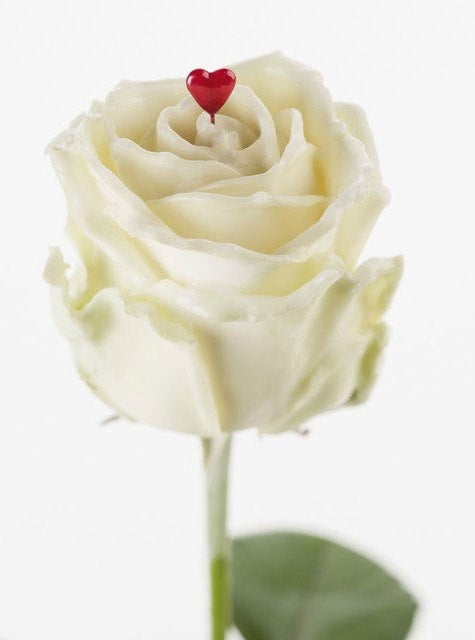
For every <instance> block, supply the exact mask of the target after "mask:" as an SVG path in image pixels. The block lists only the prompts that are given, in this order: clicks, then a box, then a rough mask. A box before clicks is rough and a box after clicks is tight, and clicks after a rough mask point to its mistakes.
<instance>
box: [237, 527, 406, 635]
mask: <svg viewBox="0 0 475 640" xmlns="http://www.w3.org/2000/svg"><path fill="white" fill-rule="evenodd" d="M233 553H234V556H233V573H234V575H233V581H234V620H235V623H236V626H237V628H238V629H239V631H240V632H241V634H242V635H243V636H244V638H245V639H246V640H402V639H403V638H405V637H406V635H407V633H408V631H409V629H410V627H411V623H412V620H413V617H414V614H415V611H416V603H415V601H414V599H413V598H412V597H411V596H410V595H409V594H408V593H407V591H405V590H404V588H403V587H402V586H401V585H400V584H399V583H398V582H397V581H396V580H395V579H394V578H392V577H391V576H390V575H388V574H387V573H386V571H384V569H382V568H381V567H379V566H378V565H377V564H375V563H374V562H372V561H371V560H368V559H367V558H364V557H363V556H361V555H359V554H357V553H355V552H354V551H350V550H349V549H346V548H345V547H342V546H341V545H338V544H335V543H334V542H331V541H330V540H325V539H323V538H315V537H313V536H309V535H303V534H297V533H270V534H265V535H258V536H251V537H246V538H240V539H238V540H235V541H234V546H233Z"/></svg>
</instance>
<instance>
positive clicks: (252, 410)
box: [47, 252, 401, 437]
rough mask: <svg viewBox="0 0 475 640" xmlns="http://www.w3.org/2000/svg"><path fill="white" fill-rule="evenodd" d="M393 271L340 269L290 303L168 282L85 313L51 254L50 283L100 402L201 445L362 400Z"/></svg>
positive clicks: (376, 264) (381, 265)
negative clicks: (221, 436) (223, 433)
mask: <svg viewBox="0 0 475 640" xmlns="http://www.w3.org/2000/svg"><path fill="white" fill-rule="evenodd" d="M400 269H401V265H400V262H399V261H398V260H397V259H396V260H385V261H383V260H382V261H376V260H375V261H370V262H368V263H365V265H363V266H362V267H361V268H360V269H359V270H358V271H357V272H356V273H355V274H354V276H350V275H348V274H346V273H345V272H344V271H343V270H342V268H341V266H339V265H338V264H335V265H334V266H333V267H331V266H328V268H326V269H324V270H323V271H321V272H320V273H319V274H318V275H317V276H316V277H315V278H313V279H312V280H311V281H309V282H308V283H307V284H306V285H304V286H303V287H301V288H300V289H299V290H298V291H296V292H293V293H291V294H289V295H286V296H241V297H238V298H233V297H232V296H226V295H225V294H224V295H223V296H222V297H221V298H217V297H210V296H209V295H208V294H205V293H202V292H197V291H195V290H192V289H187V288H182V287H179V286H178V285H176V284H174V283H172V282H170V281H166V280H163V281H161V282H160V283H158V284H157V285H155V286H153V287H151V288H150V289H148V290H147V291H144V292H143V293H142V294H135V295H129V296H127V297H125V296H123V295H120V294H119V293H118V292H117V291H116V290H114V289H102V290H101V291H100V292H99V293H97V294H96V295H95V296H94V297H93V299H92V300H91V301H90V302H89V303H87V305H86V306H85V307H84V308H77V307H75V306H74V304H73V302H72V301H71V299H70V298H69V296H68V293H67V281H66V277H65V265H64V263H63V262H62V260H61V259H60V257H59V256H58V254H57V253H56V252H54V253H53V255H52V258H51V260H50V263H49V266H48V269H47V277H48V279H49V281H50V282H51V283H52V284H53V286H54V291H55V293H54V301H55V308H56V316H57V321H58V324H59V327H60V329H61V330H62V331H63V333H65V335H66V337H67V338H68V339H69V341H70V343H71V345H72V348H73V352H74V355H75V358H76V362H77V365H78V368H79V370H80V372H81V374H82V376H83V378H84V379H85V380H86V381H87V382H88V383H89V384H90V385H91V386H92V387H93V388H94V390H95V391H96V393H98V394H99V395H100V396H101V397H103V398H104V399H105V400H106V402H108V403H109V404H111V405H112V406H114V407H116V408H117V409H118V410H119V411H120V412H121V413H123V414H125V415H127V416H129V417H131V418H133V419H135V420H142V421H145V422H148V423H149V424H153V425H157V426H161V427H165V428H170V429H174V430H177V431H185V432H190V433H195V434H198V435H201V436H205V437H208V436H211V435H213V434H216V433H218V432H220V431H234V430H239V429H245V428H249V427H259V428H260V429H261V430H262V431H266V432H278V431H283V430H286V429H289V428H296V427H298V426H299V424H301V422H302V421H303V420H305V419H307V418H309V417H310V416H312V415H314V414H316V413H320V412H322V411H327V410H330V409H335V408H337V407H339V406H341V405H343V404H345V403H347V402H349V401H350V400H353V401H354V400H358V399H361V397H362V395H363V394H366V393H367V390H368V388H369V383H370V382H371V381H372V379H373V378H374V375H373V371H374V362H375V360H376V358H375V353H376V351H378V349H379V345H380V343H381V335H382V333H383V332H384V329H383V328H382V325H381V321H380V318H381V314H382V313H383V311H384V310H385V308H386V306H387V304H388V302H389V300H390V297H391V293H392V291H393V289H394V287H395V284H396V282H397V279H398V277H399V274H400ZM375 345H378V349H375Z"/></svg>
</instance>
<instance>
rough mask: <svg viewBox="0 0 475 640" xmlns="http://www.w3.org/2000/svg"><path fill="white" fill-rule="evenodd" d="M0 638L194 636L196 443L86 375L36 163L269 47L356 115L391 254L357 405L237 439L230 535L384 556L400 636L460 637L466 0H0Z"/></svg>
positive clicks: (469, 246)
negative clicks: (79, 133)
mask: <svg viewBox="0 0 475 640" xmlns="http://www.w3.org/2000/svg"><path fill="white" fill-rule="evenodd" d="M0 7H1V13H0V110H1V119H0V131H1V137H0V141H1V142H0V143H1V148H0V165H1V172H0V175H1V189H0V203H1V209H0V264H1V267H0V284H1V305H2V310H1V314H0V323H1V330H0V341H1V352H0V358H1V359H0V367H1V375H2V382H1V386H0V394H1V404H0V408H1V414H0V637H1V638H2V640H85V639H87V640H159V639H160V640H165V639H166V640H175V639H176V640H181V639H185V638H187V639H188V638H189V639H193V640H194V639H195V638H196V639H197V640H201V639H203V640H204V639H205V638H206V636H207V632H206V628H207V618H206V603H207V591H206V581H205V571H206V565H205V561H204V553H205V548H204V546H205V545H204V518H203V516H204V505H203V497H202V488H203V487H202V484H201V477H200V447H199V443H198V442H197V441H196V440H195V439H194V438H193V437H185V436H178V435H175V434H173V433H166V432H160V431H157V430H153V429H151V428H148V427H146V426H137V425H135V426H134V425H130V424H127V423H125V422H123V423H114V424H113V425H109V426H108V427H100V426H99V423H100V421H101V420H102V419H103V418H104V417H106V416H107V415H109V413H110V412H109V410H108V409H107V408H106V407H105V406H104V405H102V403H101V402H100V401H99V400H97V399H95V398H94V397H92V395H91V394H90V392H89V391H88V389H86V387H85V386H83V385H82V383H81V382H80V381H79V379H78V377H77V375H76V373H75V371H74V369H73V366H72V364H71V360H70V356H69V351H68V348H67V345H66V344H65V343H64V341H63V340H62V339H61V338H60V337H59V336H58V335H57V333H56V330H55V328H54V326H53V323H52V320H51V318H50V314H49V306H48V293H47V288H46V286H45V285H44V284H43V282H42V280H41V271H42V267H43V263H44V261H45V258H46V255H47V249H48V246H49V245H50V244H55V243H57V242H58V241H60V240H61V231H62V227H63V224H64V220H65V205H64V200H63V196H62V193H61V191H60V188H59V186H58V184H57V182H56V178H55V177H54V175H53V171H52V169H51V168H50V166H49V163H48V162H47V160H46V159H45V158H44V157H43V149H44V147H45V146H46V144H47V142H48V141H49V140H50V139H51V138H52V137H53V136H54V135H55V134H56V133H57V132H59V130H61V129H62V128H64V127H65V126H66V125H67V124H68V123H69V121H70V120H71V119H72V118H73V117H74V116H75V115H76V114H77V113H78V112H80V111H81V110H83V109H85V108H86V107H87V106H88V104H89V102H90V100H91V99H93V98H102V97H104V95H105V94H106V93H107V92H108V91H109V90H110V89H111V88H112V87H113V86H114V85H115V84H116V82H118V81H119V80H120V79H121V78H123V77H127V78H132V79H155V78H161V77H167V76H185V75H186V74H187V73H188V71H189V70H191V69H192V68H194V67H198V66H203V67H205V68H209V69H215V68H217V67H220V66H228V65H230V64H232V63H233V62H235V61H238V60H240V59H243V58H248V57H252V56H255V55H257V54H260V53H266V52H269V51H272V50H274V49H281V50H283V51H284V53H286V54H287V55H290V56H292V57H294V58H297V59H299V60H301V61H302V62H305V63H307V64H309V65H310V66H313V67H316V68H318V69H319V70H320V71H321V72H322V73H323V75H324V77H325V79H326V83H327V85H328V86H329V88H330V90H331V92H332V94H333V95H334V97H335V98H337V99H340V100H346V101H353V102H357V103H360V104H362V105H363V106H364V107H365V109H366V111H367V114H368V117H369V120H370V123H371V126H372V128H373V131H374V134H375V137H376V141H377V144H378V148H379V153H380V158H381V164H382V168H383V174H384V178H385V181H386V184H387V185H388V186H389V187H390V188H391V190H392V192H393V200H392V203H391V205H390V206H389V207H388V209H387V210H386V212H385V213H384V215H383V216H382V217H381V218H380V221H379V224H378V226H377V228H376V230H375V233H374V234H373V236H372V239H371V242H370V244H369V246H368V250H367V255H375V254H379V255H391V254H395V253H403V254H404V256H405V259H406V272H405V278H404V281H403V283H402V286H401V288H400V290H399V292H398V294H397V297H396V299H395V303H394V305H393V308H392V310H391V312H390V313H389V315H388V320H389V322H390V324H391V325H392V339H391V343H390V346H389V349H388V351H387V354H386V361H385V367H384V371H383V374H382V376H381V379H380V381H379V384H378V386H377V388H376V390H375V393H374V395H373V397H372V398H371V400H370V402H369V403H368V404H367V405H365V406H363V407H360V408H355V409H351V410H344V411H341V412H337V413H334V414H332V415H325V416H322V417H319V418H318V419H315V420H314V421H313V423H312V435H311V436H309V437H307V438H301V437H297V436H295V435H283V436H278V437H273V438H266V439H263V440H259V438H258V437H257V435H256V434H254V433H245V434H243V435H241V436H239V437H238V438H237V439H236V445H235V450H234V459H233V468H232V475H233V483H232V530H233V532H236V533H241V532H248V531H255V530H259V529H266V528H273V527H293V528H299V529H310V530H313V531H315V532H320V533H323V534H328V535H332V536H334V537H336V538H337V539H340V540H342V541H345V542H347V543H349V544H351V545H353V546H355V547H356V548H358V549H361V550H362V551H364V552H366V553H368V554H370V555H372V556H373V557H375V558H376V559H379V560H381V561H383V562H384V563H386V565H387V566H388V567H389V568H390V569H391V570H393V571H394V572H395V573H396V574H397V575H399V576H401V577H402V578H403V579H404V580H405V581H406V583H407V584H408V585H409V586H410V587H411V588H412V589H413V590H414V591H415V592H416V593H417V594H418V596H419V598H420V600H421V602H422V604H423V606H422V610H421V613H420V616H419V618H418V621H417V624H416V626H415V628H414V630H413V633H412V636H411V640H447V639H449V638H450V639H452V638H453V639H456V640H471V639H473V638H475V631H474V624H473V595H474V593H473V582H474V570H475V566H474V565H475V562H474V556H475V552H474V547H473V545H474V542H473V541H474V540H475V524H474V520H473V519H472V516H473V486H474V479H475V472H474V465H473V458H474V448H475V437H474V429H475V420H474V409H473V399H474V395H475V364H474V363H475V342H474V326H475V313H474V311H475V310H474V295H475V286H474V285H475V278H474V271H475V267H474V262H473V255H474V251H473V248H474V243H475V223H474V218H475V204H474V195H473V194H474V189H473V185H474V182H475V167H474V149H475V139H474V113H475V100H474V93H473V91H474V81H475V75H474V70H473V64H474V59H475V55H474V54H475V47H474V45H473V39H474V34H475V20H474V12H473V3H472V2H470V0H467V1H466V2H464V1H462V0H450V2H448V1H447V2H444V1H442V0H439V1H436V0H426V1H424V0H412V1H409V0H392V1H385V0H384V1H383V0H374V1H372V0H359V1H358V2H355V1H353V2H352V1H350V0H325V1H320V0H310V1H308V2H306V1H304V0H259V1H256V0H233V1H232V2H230V1H227V0H222V1H221V2H211V1H208V2H204V1H202V0H200V1H196V0H195V1H194V2H193V4H192V3H191V2H188V1H186V0H166V1H164V0H153V1H145V0H133V2H131V1H130V0H120V1H119V0H116V1H111V2H104V1H101V0H93V1H91V0H82V1H81V2H73V1H71V0H58V1H57V2H56V1H52V0H49V1H48V0H45V1H42V2H33V1H31V2H13V1H12V2H9V1H6V0H0Z"/></svg>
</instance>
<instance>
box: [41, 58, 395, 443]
mask: <svg viewBox="0 0 475 640" xmlns="http://www.w3.org/2000/svg"><path fill="white" fill-rule="evenodd" d="M233 70H234V71H235V73H236V75H237V79H238V84H237V85H236V89H235V91H234V93H233V94H232V96H231V98H230V99H229V100H228V102H227V103H226V104H225V106H224V107H223V108H222V110H221V112H220V113H218V115H217V116H216V124H215V125H212V124H211V123H210V121H209V116H208V115H207V114H206V113H204V112H202V110H201V109H200V107H199V106H198V105H197V104H196V103H195V102H194V100H193V99H192V97H191V96H190V95H189V94H188V93H187V89H186V86H185V82H184V80H182V79H180V80H166V81H160V82H122V83H121V84H120V85H119V86H118V87H117V88H116V89H115V90H114V91H113V92H112V93H111V94H110V95H109V96H108V97H107V98H106V100H105V102H104V103H103V104H102V103H94V104H93V106H92V108H91V110H90V111H89V113H87V114H85V115H82V116H80V117H79V118H78V119H77V120H76V121H75V122H74V123H73V124H72V125H71V127H70V128H69V129H68V130H67V131H65V132H64V133H62V134H61V135H60V136H59V137H58V138H57V139H56V140H54V141H53V142H52V143H51V145H50V147H49V151H50V153H51V156H52V160H53V163H54V166H55V168H56V170H57V172H58V175H59V178H60V180H61V182H62V185H63V188H64V190H65V193H66V197H67V202H68V210H69V218H68V232H69V238H70V240H71V242H72V244H73V245H74V247H75V249H76V251H77V254H78V256H79V260H78V266H77V267H76V269H75V270H74V271H73V272H72V273H70V272H69V271H68V265H66V264H65V262H64V260H63V258H62V256H61V253H60V252H59V250H58V249H53V250H52V252H51V256H50V259H49V262H48V264H47V267H46V270H45V273H46V277H47V279H48V281H49V282H50V283H51V285H52V290H53V302H54V310H55V316H56V319H57V322H58V325H59V327H60V329H61V331H62V332H63V334H64V335H65V336H66V337H67V339H68V340H69V342H70V343H71V345H72V349H73V352H74V356H75V360H76V362H77V366H78V368H79V371H80V373H81V374H82V376H83V378H84V379H85V381H86V382H87V383H88V384H89V385H90V386H91V387H92V388H93V390H94V391H95V392H96V393H97V394H98V395H100V396H101V397H102V398H103V399H104V400H105V401H106V402H107V403H108V404H109V405H111V406H112V407H114V408H115V409H116V410H117V411H118V412H120V413H121V414H123V415H126V416H128V417H130V418H131V419H134V420H140V421H144V422H147V423H150V424H153V425H157V426H160V427H164V428H168V429H174V430H177V431H184V432H189V433H194V434H197V435H199V436H203V437H212V436H214V435H217V434H219V433H221V432H223V431H234V430H238V429H245V428H248V427H258V428H259V429H260V430H262V431H263V432H278V431H283V430H286V429H293V428H297V427H298V426H299V425H300V424H301V423H302V422H303V421H305V420H307V419H308V418H310V417H311V416H313V415H314V414H316V413H319V412H322V411H327V410H329V409H334V408H337V407H339V406H341V405H344V404H346V403H348V402H355V401H362V400H363V399H365V398H366V396H367V393H368V390H369V388H370V386H371V384H372V382H373V380H374V378H375V369H376V365H377V362H378V359H379V355H380V352H381V349H382V347H383V345H384V343H385V337H386V329H385V326H384V325H383V324H382V322H381V315H382V313H383V312H384V311H385V309H386V307H387V305H388V302H389V300H390V298H391V295H392V293H393V291H394V288H395V286H396V283H397V280H398V278H399V276H400V272H401V261H400V259H398V258H395V259H392V258H391V259H372V260H369V261H367V262H365V263H364V264H362V265H361V266H359V267H357V268H356V263H357V260H358V257H359V255H360V253H361V250H362V248H363V245H364V244H365V241H366V239H367V237H368V234H369V233H370V231H371V228H372V227H373V224H374V222H375V220H376V218H377V216H378V214H379V213H380V211H381V209H382V208H383V206H384V205H385V204H386V202H387V200H388V193H387V191H386V189H385V188H384V187H383V186H382V184H381V178H380V173H379V169H378V163H377V159H376V155H375V151H374V147H373V143H372V141H371V135H370V132H369V130H368V127H367V124H366V120H365V117H364V114H363V112H362V111H361V110H360V109H359V108H358V107H355V106H352V105H347V104H337V103H333V102H332V100H331V98H330V96H329V94H328V92H327V90H326V89H325V87H324V85H323V84H322V81H321V78H320V76H319V74H318V73H316V72H314V71H312V70H309V69H308V68H306V67H304V66H302V65H300V64H298V63H296V62H293V61H291V60H289V59H287V58H285V57H284V56H283V55H281V54H278V53H277V54H272V55H269V56H264V57H262V58H258V59H255V60H251V61H249V62H245V63H242V64H239V65H237V66H234V67H233Z"/></svg>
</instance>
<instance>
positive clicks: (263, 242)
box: [147, 191, 326, 253]
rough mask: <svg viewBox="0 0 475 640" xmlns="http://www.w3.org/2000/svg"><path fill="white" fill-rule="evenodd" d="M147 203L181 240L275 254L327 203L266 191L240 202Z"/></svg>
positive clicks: (196, 197) (173, 199) (201, 197)
mask: <svg viewBox="0 0 475 640" xmlns="http://www.w3.org/2000/svg"><path fill="white" fill-rule="evenodd" d="M147 204H148V206H149V207H150V209H151V210H152V211H153V212H154V213H156V215H157V216H158V217H159V218H160V220H162V221H163V222H165V223H166V224H167V225H168V226H169V227H170V228H171V229H173V231H175V232H176V233H177V234H178V235H179V236H181V237H183V238H186V237H189V238H204V239H207V240H212V241H213V242H216V243H232V244H236V245H240V246H242V247H245V248H247V249H251V250H252V251H258V252H260V253H273V252H275V251H276V250H277V249H278V248H279V247H281V246H282V245H284V244H286V243H287V242H289V241H290V240H291V239H292V238H294V237H295V236H298V235H300V234H301V233H302V232H303V231H305V230H306V229H308V228H309V226H311V225H312V224H314V223H315V221H316V220H318V219H319V218H320V217H321V215H322V213H323V211H324V210H325V207H326V199H325V198H324V197H323V196H317V195H309V196H279V195H271V194H269V193H266V192H264V191H263V192H259V193H255V194H254V195H252V196H248V197H243V198H240V197H236V196H224V195H221V194H213V193H193V192H191V193H186V194H178V195H175V196H170V197H168V198H162V199H160V200H152V201H149V202H148V203H147Z"/></svg>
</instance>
